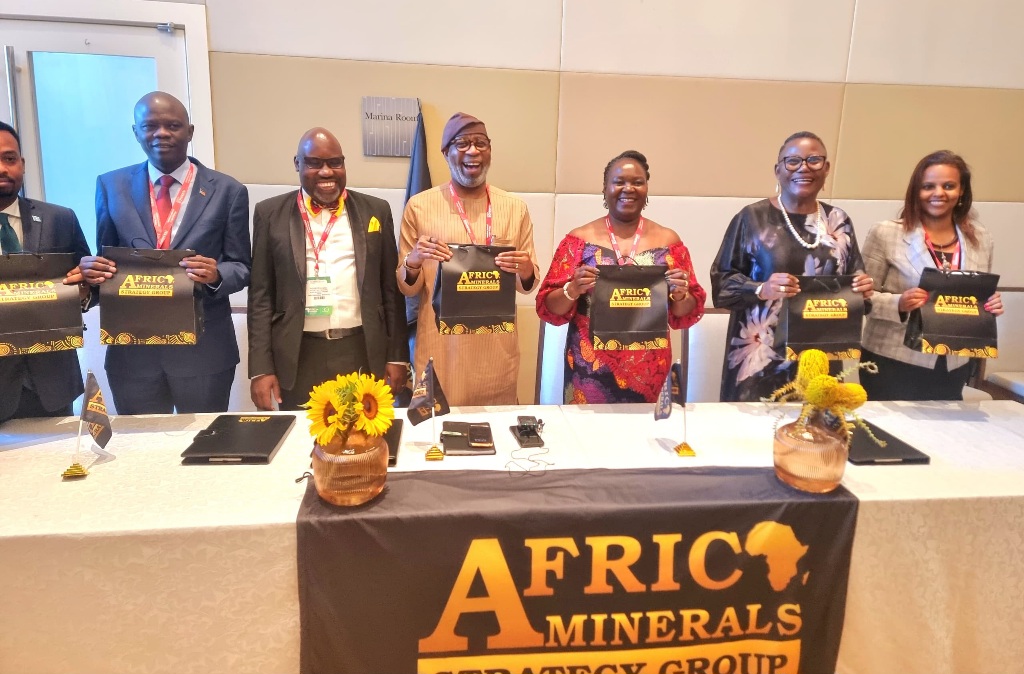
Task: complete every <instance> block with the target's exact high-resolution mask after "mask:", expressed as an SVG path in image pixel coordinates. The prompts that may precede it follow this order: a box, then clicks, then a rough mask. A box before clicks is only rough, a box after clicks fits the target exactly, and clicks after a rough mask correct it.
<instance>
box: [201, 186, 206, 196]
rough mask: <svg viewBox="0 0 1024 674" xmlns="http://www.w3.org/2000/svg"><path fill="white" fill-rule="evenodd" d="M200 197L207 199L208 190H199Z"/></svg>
mask: <svg viewBox="0 0 1024 674" xmlns="http://www.w3.org/2000/svg"><path fill="white" fill-rule="evenodd" d="M199 196H201V197H205V196H206V190H204V189H203V188H202V187H200V188H199Z"/></svg>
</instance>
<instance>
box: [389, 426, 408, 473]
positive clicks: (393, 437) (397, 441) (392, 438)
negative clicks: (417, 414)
mask: <svg viewBox="0 0 1024 674" xmlns="http://www.w3.org/2000/svg"><path fill="white" fill-rule="evenodd" d="M403 423H405V421H404V420H403V419H395V420H394V421H392V422H391V428H389V429H388V431H387V433H385V434H384V439H385V440H386V441H387V443H388V465H389V466H394V465H395V464H396V463H398V448H399V446H400V445H401V444H402V424H403Z"/></svg>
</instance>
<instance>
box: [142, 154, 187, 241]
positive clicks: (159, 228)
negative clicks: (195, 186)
mask: <svg viewBox="0 0 1024 674" xmlns="http://www.w3.org/2000/svg"><path fill="white" fill-rule="evenodd" d="M195 176H196V165H195V164H193V163H191V162H189V165H188V172H187V173H185V182H183V183H182V184H181V189H180V190H178V196H176V197H174V204H173V205H172V206H171V211H170V213H168V214H167V220H166V221H165V222H160V212H159V211H158V210H157V209H156V190H154V189H153V183H152V181H150V183H149V208H150V210H151V211H152V213H153V230H154V231H155V232H156V247H157V248H160V249H162V250H166V249H168V248H170V247H171V230H172V229H174V221H175V220H177V219H178V211H180V210H181V205H182V204H183V203H185V197H187V196H188V191H189V189H191V187H192V180H193V179H195ZM167 189H170V187H168V188H167Z"/></svg>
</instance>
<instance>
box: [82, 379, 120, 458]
mask: <svg viewBox="0 0 1024 674" xmlns="http://www.w3.org/2000/svg"><path fill="white" fill-rule="evenodd" d="M82 423H84V424H87V425H88V426H89V435H91V436H92V438H93V440H95V441H96V444H97V445H99V446H100V448H101V449H102V448H103V447H106V446H107V443H108V442H110V436H112V435H113V431H112V430H111V428H110V417H109V416H108V415H107V404H106V403H105V402H103V391H101V390H100V385H99V382H97V381H96V375H94V374H93V373H92V371H91V370H90V371H89V376H88V377H86V380H85V402H84V403H82Z"/></svg>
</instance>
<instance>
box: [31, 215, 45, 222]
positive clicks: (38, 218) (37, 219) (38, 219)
mask: <svg viewBox="0 0 1024 674" xmlns="http://www.w3.org/2000/svg"><path fill="white" fill-rule="evenodd" d="M42 221H43V219H42V218H40V217H39V216H38V215H33V216H32V222H42Z"/></svg>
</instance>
